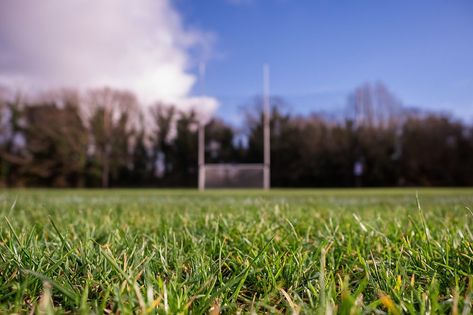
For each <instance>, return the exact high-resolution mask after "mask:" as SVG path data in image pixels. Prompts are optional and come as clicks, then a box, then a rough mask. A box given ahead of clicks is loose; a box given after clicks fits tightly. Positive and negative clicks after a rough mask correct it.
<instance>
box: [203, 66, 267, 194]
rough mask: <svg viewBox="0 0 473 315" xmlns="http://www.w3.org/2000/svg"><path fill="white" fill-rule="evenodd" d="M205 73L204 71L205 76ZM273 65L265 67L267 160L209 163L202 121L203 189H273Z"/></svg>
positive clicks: (264, 94) (264, 104)
mask: <svg viewBox="0 0 473 315" xmlns="http://www.w3.org/2000/svg"><path fill="white" fill-rule="evenodd" d="M202 75H203V73H201V76H202ZM269 107H270V105H269V66H268V65H266V64H265V65H264V66H263V138H264V139H263V140H264V141H263V143H264V157H263V163H259V164H248V163H246V164H227V163H221V164H206V163H205V124H204V123H199V131H198V137H199V139H198V142H199V149H198V150H199V152H198V164H199V165H198V166H199V180H198V185H199V190H200V191H203V190H205V189H206V188H264V189H265V190H269V188H270V186H271V178H270V176H271V175H270V174H271V173H270V166H271V157H270V154H271V153H270V152H271V148H270V145H271V143H270V129H269V123H270V109H269Z"/></svg>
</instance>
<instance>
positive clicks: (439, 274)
mask: <svg viewBox="0 0 473 315" xmlns="http://www.w3.org/2000/svg"><path fill="white" fill-rule="evenodd" d="M472 209H473V189H421V190H419V192H418V196H416V190H415V189H371V190H274V191H272V192H270V193H264V192H258V191H245V190H239V191H230V190H229V191H226V190H225V191H213V192H206V193H202V194H201V193H197V192H195V191H191V190H188V191H186V190H175V191H173V190H110V191H101V190H12V191H3V192H1V193H0V215H1V216H0V218H1V220H0V221H1V222H0V313H38V314H45V313H84V314H87V313H97V314H102V313H123V314H128V313H159V314H165V313H171V314H175V313H184V314H186V313H192V314H201V313H209V314H218V313H289V314H298V313H301V314H302V313H325V314H331V313H337V312H338V313H342V314H349V313H350V314H363V313H379V314H384V313H390V314H401V313H411V314H417V313H430V314H435V313H452V314H469V313H470V312H471V303H472V302H471V301H472V298H473V231H472V229H473V228H472V227H473V212H472Z"/></svg>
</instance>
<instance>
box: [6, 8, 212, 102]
mask: <svg viewBox="0 0 473 315" xmlns="http://www.w3.org/2000/svg"><path fill="white" fill-rule="evenodd" d="M211 38H212V36H211V34H209V33H205V32H202V31H199V30H195V29H194V30H193V29H188V28H186V27H185V26H184V23H183V21H182V17H181V15H180V14H179V12H177V10H176V9H175V8H174V7H173V6H172V4H171V0H134V1H130V0H99V1H98V0H73V1H64V0H41V1H37V0H1V1H0V84H4V85H7V86H12V87H15V88H21V89H23V90H33V91H40V90H44V89H52V88H60V87H72V88H80V89H87V88H96V87H103V86H109V87H112V88H117V89H125V90H131V91H132V92H134V93H136V94H137V96H138V98H139V99H140V100H141V101H142V102H143V103H145V104H150V103H151V102H154V101H164V102H168V103H171V102H172V103H176V104H182V106H183V107H186V106H188V105H186V104H188V103H189V102H191V103H192V102H195V101H192V99H191V100H189V97H188V96H189V93H190V91H191V89H192V86H193V85H194V84H195V83H196V76H195V75H193V74H191V73H190V72H189V71H188V69H189V66H190V65H191V63H192V62H193V60H192V58H191V55H190V52H189V51H190V50H191V49H194V50H195V48H196V47H200V48H201V51H203V52H204V53H208V50H209V42H210V41H211ZM205 104H207V105H205V106H206V107H207V108H209V109H211V108H215V107H216V106H217V105H216V100H214V99H207V101H206V102H205Z"/></svg>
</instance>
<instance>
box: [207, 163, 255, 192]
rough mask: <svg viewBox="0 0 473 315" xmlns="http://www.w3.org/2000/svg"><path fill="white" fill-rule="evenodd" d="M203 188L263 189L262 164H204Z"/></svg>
mask: <svg viewBox="0 0 473 315" xmlns="http://www.w3.org/2000/svg"><path fill="white" fill-rule="evenodd" d="M204 174H205V175H204V176H205V178H204V187H205V188H263V187H264V165H263V164H205V166H204Z"/></svg>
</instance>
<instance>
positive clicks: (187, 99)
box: [0, 0, 473, 187]
mask: <svg viewBox="0 0 473 315" xmlns="http://www.w3.org/2000/svg"><path fill="white" fill-rule="evenodd" d="M472 38H473V2H471V1H469V0H458V1H441V0H430V1H423V0H419V1H403V0H400V1H373V0H360V1H335V0H333V1H329V0H312V1H310V0H294V1H289V0H209V1H191V0H176V1H171V0H139V1H133V2H131V1H126V0H103V1H100V2H97V1H92V0H81V1H70V2H65V1H60V0H44V1H33V0H2V1H1V2H0V172H1V173H0V186H1V187H38V186H40V187H196V185H197V180H198V135H197V134H198V126H199V124H204V125H205V160H206V162H208V163H230V164H239V163H262V160H263V114H262V112H263V111H262V108H263V106H262V104H263V95H262V94H263V76H262V66H263V64H265V63H267V64H269V65H270V107H271V110H270V111H271V119H270V126H271V185H272V186H273V187H351V186H471V185H473V163H472V161H473V76H472V73H473V58H472V57H471V56H473V41H472V40H471V39H472Z"/></svg>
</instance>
